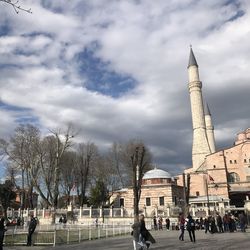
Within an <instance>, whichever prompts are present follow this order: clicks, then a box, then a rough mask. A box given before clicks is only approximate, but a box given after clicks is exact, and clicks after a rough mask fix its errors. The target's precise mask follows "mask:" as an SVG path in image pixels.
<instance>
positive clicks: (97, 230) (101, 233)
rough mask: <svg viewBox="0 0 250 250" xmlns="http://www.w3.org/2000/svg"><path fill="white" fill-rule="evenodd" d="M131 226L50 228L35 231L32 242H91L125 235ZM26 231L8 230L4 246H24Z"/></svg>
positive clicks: (42, 243) (35, 243)
mask: <svg viewBox="0 0 250 250" xmlns="http://www.w3.org/2000/svg"><path fill="white" fill-rule="evenodd" d="M131 230H132V229H131V225H130V224H127V225H120V226H114V225H113V224H103V225H96V226H89V227H78V228H77V227H75V228H73V227H67V228H63V227H61V228H59V227H56V228H54V229H53V228H50V230H49V229H48V230H46V231H40V230H39V231H38V230H36V231H35V233H34V234H33V237H32V241H33V244H34V245H53V246H55V245H58V244H70V243H76V242H81V241H85V240H93V239H100V238H107V237H114V236H118V235H126V234H129V233H130V232H131ZM27 234H28V232H27V229H23V230H22V229H17V228H13V230H8V231H7V232H6V235H5V238H4V242H5V245H26V242H27Z"/></svg>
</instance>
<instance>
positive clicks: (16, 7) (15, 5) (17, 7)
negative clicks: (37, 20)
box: [0, 0, 32, 14]
mask: <svg viewBox="0 0 250 250" xmlns="http://www.w3.org/2000/svg"><path fill="white" fill-rule="evenodd" d="M0 2H3V3H5V4H8V5H10V6H12V7H13V9H14V10H15V12H16V13H17V14H18V13H19V11H24V12H27V13H30V14H31V13H32V11H31V8H30V9H26V8H23V7H22V6H21V5H20V4H19V0H14V1H13V0H0Z"/></svg>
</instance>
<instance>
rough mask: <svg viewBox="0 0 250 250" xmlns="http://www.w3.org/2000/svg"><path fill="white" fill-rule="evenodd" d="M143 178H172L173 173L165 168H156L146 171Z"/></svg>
mask: <svg viewBox="0 0 250 250" xmlns="http://www.w3.org/2000/svg"><path fill="white" fill-rule="evenodd" d="M142 179H143V180H149V179H171V175H170V173H168V172H167V171H165V170H162V169H158V168H155V169H152V170H149V171H148V172H146V173H145V174H144V176H143V178H142Z"/></svg>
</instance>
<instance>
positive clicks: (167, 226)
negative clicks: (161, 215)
mask: <svg viewBox="0 0 250 250" xmlns="http://www.w3.org/2000/svg"><path fill="white" fill-rule="evenodd" d="M165 222H166V229H167V230H168V231H169V228H170V219H169V218H168V217H167V218H166V220H165Z"/></svg>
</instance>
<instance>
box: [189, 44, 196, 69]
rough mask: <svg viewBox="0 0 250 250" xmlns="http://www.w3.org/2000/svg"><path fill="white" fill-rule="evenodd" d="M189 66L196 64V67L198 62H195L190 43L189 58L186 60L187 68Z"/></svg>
mask: <svg viewBox="0 0 250 250" xmlns="http://www.w3.org/2000/svg"><path fill="white" fill-rule="evenodd" d="M190 66H196V67H198V64H197V61H196V59H195V56H194V52H193V49H192V45H190V53H189V60H188V68H189V67H190Z"/></svg>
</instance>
